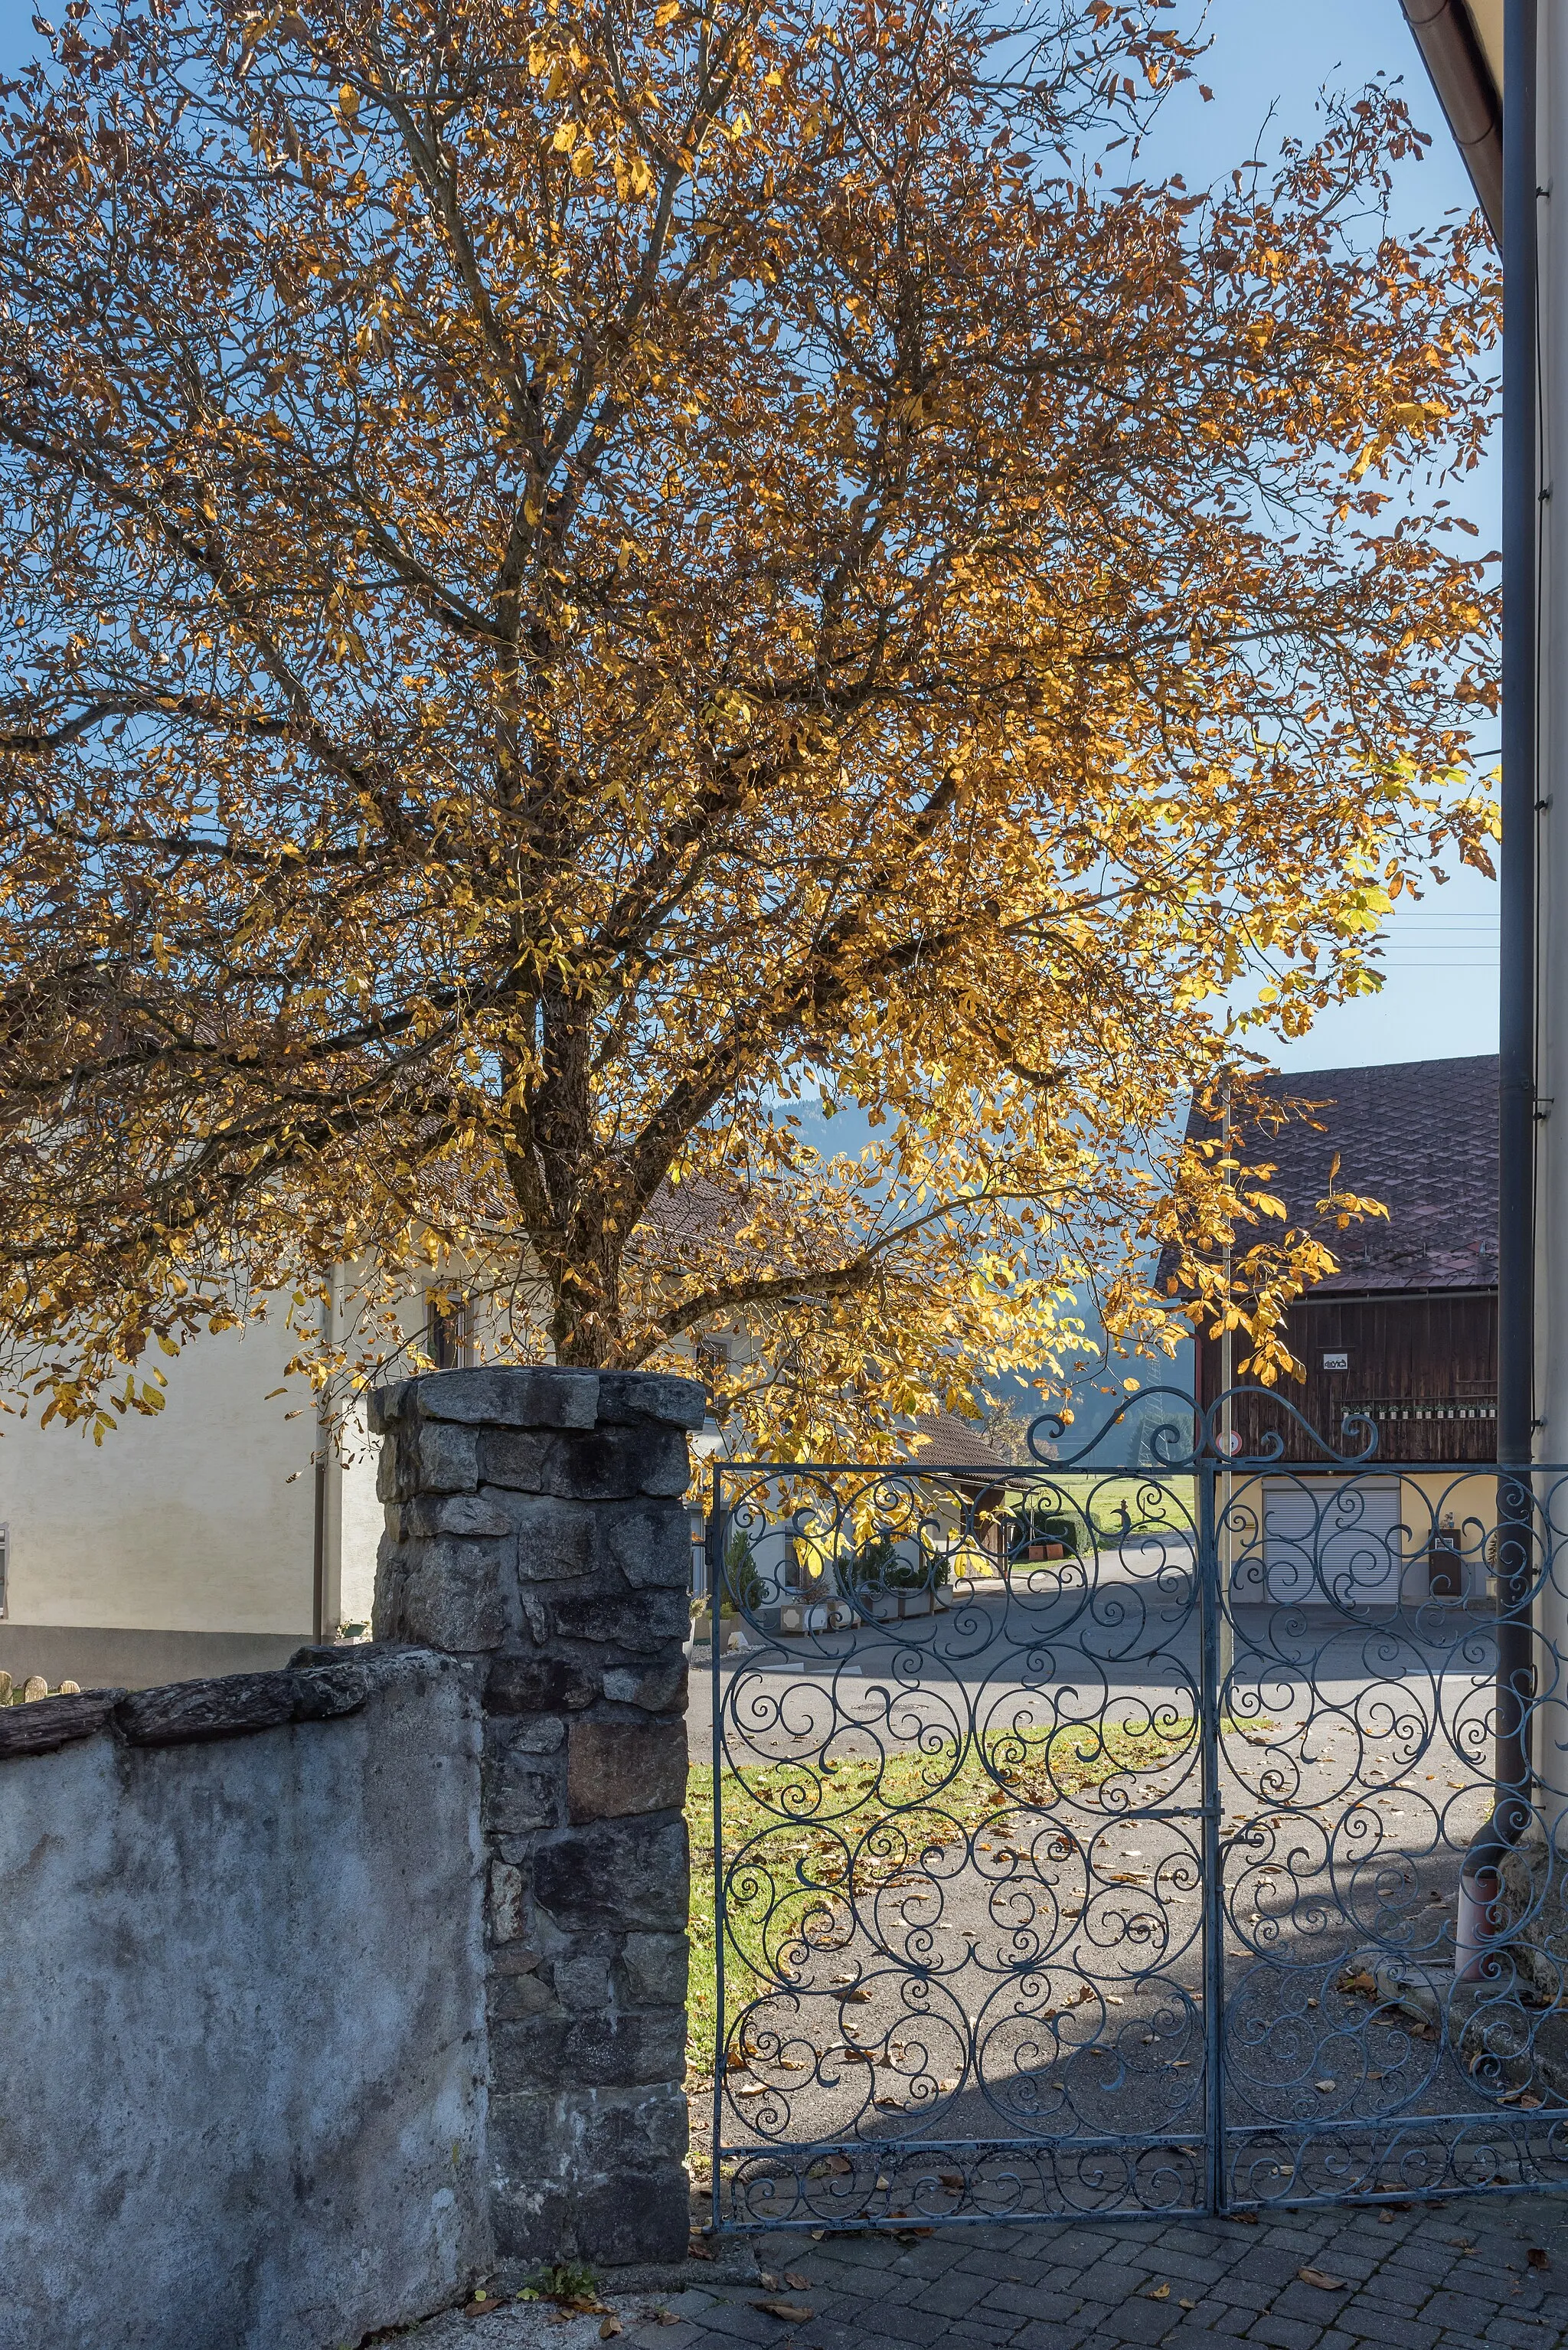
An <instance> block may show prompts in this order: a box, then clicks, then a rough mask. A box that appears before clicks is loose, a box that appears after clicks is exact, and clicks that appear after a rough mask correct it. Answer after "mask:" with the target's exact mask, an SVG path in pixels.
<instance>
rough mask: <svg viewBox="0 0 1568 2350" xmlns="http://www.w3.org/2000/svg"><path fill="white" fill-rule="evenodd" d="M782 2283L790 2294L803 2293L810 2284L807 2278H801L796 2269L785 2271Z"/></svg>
mask: <svg viewBox="0 0 1568 2350" xmlns="http://www.w3.org/2000/svg"><path fill="white" fill-rule="evenodd" d="M784 2282H785V2284H787V2285H788V2286H789V2288H790V2290H791V2292H792V2293H804V2292H805V2289H806V2287H807V2286H808V2285H809V2284H810V2282H811V2279H810V2278H809V2277H808V2276H802V2274H801V2272H800V2271H799V2270H798V2269H785V2271H784Z"/></svg>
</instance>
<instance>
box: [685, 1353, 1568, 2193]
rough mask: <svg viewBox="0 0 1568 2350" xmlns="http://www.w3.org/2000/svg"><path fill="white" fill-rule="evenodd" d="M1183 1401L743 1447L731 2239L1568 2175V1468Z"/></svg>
mask: <svg viewBox="0 0 1568 2350" xmlns="http://www.w3.org/2000/svg"><path fill="white" fill-rule="evenodd" d="M1154 1392H1156V1393H1158V1394H1160V1395H1162V1396H1163V1397H1164V1398H1165V1400H1166V1402H1167V1403H1168V1407H1169V1409H1168V1413H1162V1415H1161V1418H1160V1424H1159V1425H1158V1428H1157V1429H1156V1430H1155V1431H1154V1433H1153V1435H1152V1437H1149V1436H1147V1434H1146V1438H1145V1445H1144V1464H1143V1465H1141V1466H1139V1467H1137V1468H1136V1469H1126V1468H1109V1467H1106V1466H1104V1465H1099V1466H1096V1459H1098V1460H1099V1461H1101V1463H1102V1464H1103V1462H1104V1460H1105V1458H1106V1451H1107V1441H1108V1440H1110V1439H1111V1432H1112V1430H1114V1429H1115V1428H1116V1426H1117V1425H1118V1423H1125V1420H1126V1417H1127V1410H1128V1406H1127V1405H1124V1406H1123V1408H1122V1409H1121V1410H1120V1411H1119V1412H1118V1413H1117V1414H1116V1416H1115V1418H1114V1419H1113V1420H1112V1421H1111V1422H1110V1423H1108V1424H1107V1428H1106V1429H1105V1430H1100V1431H1098V1432H1097V1434H1096V1437H1095V1438H1094V1440H1092V1441H1091V1442H1089V1443H1087V1444H1085V1445H1083V1446H1081V1447H1080V1448H1079V1449H1077V1450H1075V1451H1074V1450H1072V1449H1071V1446H1070V1444H1069V1443H1066V1442H1064V1441H1063V1439H1064V1435H1065V1434H1066V1431H1064V1430H1063V1428H1062V1426H1061V1423H1060V1422H1057V1421H1054V1420H1044V1421H1041V1422H1038V1423H1037V1424H1036V1427H1035V1430H1033V1432H1032V1437H1031V1450H1032V1451H1033V1452H1037V1453H1038V1455H1039V1456H1040V1457H1039V1458H1038V1460H1037V1461H1034V1462H1032V1463H1031V1465H1029V1466H1027V1467H1024V1468H1021V1469H1017V1470H1009V1471H1007V1472H1006V1473H1005V1475H1004V1476H1002V1475H999V1476H997V1477H996V1478H995V1479H991V1478H988V1477H987V1475H986V1474H985V1473H984V1472H983V1471H975V1470H974V1469H972V1468H945V1467H943V1466H942V1465H941V1464H940V1463H936V1462H928V1461H925V1460H924V1459H920V1460H919V1461H914V1462H912V1463H909V1464H908V1465H904V1466H899V1467H897V1468H891V1469H889V1468H884V1467H873V1468H857V1467H855V1466H852V1465H850V1466H846V1465H834V1466H803V1465H800V1464H780V1463H742V1464H735V1463H718V1464H716V1465H715V1471H714V1483H713V1497H712V1509H711V1517H710V1524H709V1544H708V1555H709V1560H710V1569H711V1583H710V1588H711V1589H714V1588H717V1589H718V1590H719V1591H720V1592H721V1594H722V1595H724V1596H725V1605H726V1607H727V1608H728V1610H729V1611H730V1612H728V1613H721V1612H717V1611H716V1620H715V1626H714V1630H715V1638H714V1642H713V1667H712V1688H711V1703H712V1711H711V1729H712V1742H713V1743H712V1751H711V1758H710V1759H711V1767H712V1795H713V1849H712V1856H711V1867H712V1889H713V1897H714V1908H715V1920H716V1927H715V1937H714V1941H715V1950H716V1960H717V1981H716V1982H715V1983H714V1984H713V1985H712V1986H711V1991H712V1995H713V1997H714V2002H715V2009H714V2012H715V2014H716V2018H717V2022H716V2030H715V2047H714V2060H713V2143H712V2163H713V2197H714V2217H715V2220H716V2222H717V2224H718V2225H720V2226H721V2227H735V2226H748V2225H761V2224H766V2225H768V2226H775V2227H776V2226H788V2225H798V2226H802V2227H816V2228H821V2227H824V2226H838V2227H842V2226H845V2225H852V2226H853V2225H863V2224H889V2225H895V2226H896V2225H900V2224H902V2225H921V2226H928V2225H930V2224H933V2223H936V2222H940V2221H961V2220H997V2219H1003V2218H1005V2219H1011V2220H1018V2219H1024V2218H1028V2217H1031V2216H1041V2217H1045V2216H1053V2217H1059V2216H1061V2215H1063V2214H1073V2213H1082V2214H1084V2215H1085V2216H1088V2215H1104V2214H1106V2213H1112V2212H1133V2211H1148V2210H1160V2211H1168V2212H1182V2211H1195V2210H1211V2211H1212V2210H1231V2209H1238V2208H1245V2207H1248V2206H1257V2205H1260V2204H1276V2205H1277V2204H1300V2203H1312V2202H1324V2201H1329V2200H1341V2199H1377V2198H1379V2197H1399V2196H1407V2195H1409V2194H1412V2193H1417V2194H1420V2195H1423V2196H1425V2195H1430V2194H1433V2193H1438V2192H1442V2191H1445V2190H1452V2191H1456V2192H1457V2191H1465V2192H1473V2191H1475V2190H1476V2189H1480V2188H1487V2187H1495V2188H1499V2189H1506V2188H1510V2187H1522V2186H1535V2187H1539V2186H1540V2185H1541V2184H1542V2182H1545V2181H1552V2180H1557V2179H1564V2180H1568V1997H1564V1996H1563V1994H1564V1993H1568V1922H1565V1918H1564V1911H1563V1902H1562V1884H1563V1874H1562V1870H1561V1866H1560V1864H1559V1856H1558V1847H1559V1845H1560V1844H1561V1845H1562V1846H1563V1848H1564V1850H1568V1817H1563V1818H1561V1819H1560V1816H1559V1815H1560V1814H1568V1793H1565V1792H1563V1791H1564V1790H1568V1690H1565V1689H1564V1684H1563V1674H1562V1670H1561V1662H1562V1657H1563V1653H1565V1652H1568V1635H1565V1632H1564V1628H1563V1627H1564V1625H1565V1624H1568V1472H1563V1471H1545V1470H1532V1471H1526V1472H1522V1473H1516V1474H1513V1475H1510V1474H1509V1472H1506V1471H1499V1470H1497V1469H1496V1468H1495V1467H1494V1466H1490V1465H1487V1464H1464V1465H1455V1464H1452V1463H1449V1464H1446V1465H1445V1464H1438V1465H1434V1466H1422V1465H1420V1464H1412V1463H1408V1462H1400V1463H1399V1464H1397V1466H1388V1467H1383V1466H1380V1465H1379V1463H1378V1461H1377V1460H1376V1434H1375V1431H1374V1430H1372V1428H1371V1427H1370V1425H1368V1424H1366V1423H1362V1422H1355V1421H1347V1422H1346V1424H1345V1430H1344V1431H1343V1435H1342V1439H1341V1441H1342V1444H1343V1445H1344V1446H1345V1448H1346V1449H1345V1450H1342V1451H1336V1450H1335V1449H1334V1448H1333V1447H1331V1446H1330V1445H1328V1444H1327V1443H1325V1442H1324V1440H1322V1439H1320V1438H1319V1437H1317V1436H1316V1435H1315V1434H1314V1432H1313V1431H1311V1430H1307V1429H1306V1428H1305V1424H1304V1423H1303V1421H1301V1420H1300V1419H1299V1416H1298V1415H1296V1414H1295V1413H1294V1412H1293V1410H1292V1409H1291V1408H1290V1407H1289V1405H1288V1404H1285V1403H1283V1402H1282V1401H1281V1400H1280V1399H1277V1398H1274V1397H1270V1396H1265V1395H1263V1394H1262V1391H1253V1392H1252V1394H1251V1400H1250V1401H1249V1402H1248V1406H1247V1413H1246V1414H1243V1418H1246V1417H1247V1416H1248V1414H1250V1415H1251V1424H1252V1425H1253V1427H1254V1430H1255V1432H1254V1433H1253V1434H1252V1435H1251V1437H1250V1438H1249V1439H1248V1440H1247V1445H1248V1449H1247V1450H1246V1451H1244V1452H1241V1451H1237V1450H1236V1449H1235V1447H1236V1444H1237V1441H1238V1440H1237V1439H1235V1438H1234V1437H1232V1436H1231V1435H1230V1434H1229V1431H1230V1430H1231V1427H1232V1424H1233V1423H1232V1419H1231V1412H1232V1410H1233V1409H1235V1408H1236V1407H1235V1401H1234V1399H1229V1400H1227V1401H1226V1402H1225V1403H1224V1404H1222V1405H1216V1406H1211V1407H1210V1409H1209V1410H1208V1411H1207V1413H1205V1412H1202V1411H1199V1410H1197V1409H1196V1408H1195V1407H1194V1406H1193V1405H1192V1403H1191V1402H1190V1400H1189V1399H1185V1398H1180V1397H1178V1396H1176V1395H1175V1394H1173V1393H1172V1392H1170V1391H1168V1390H1156V1391H1154ZM1241 1392H1245V1391H1239V1393H1241ZM1138 1400H1142V1399H1129V1404H1130V1403H1131V1402H1132V1401H1138ZM1145 1408H1146V1409H1147V1404H1146V1405H1145ZM1271 1418H1272V1422H1273V1425H1272V1427H1268V1426H1267V1422H1268V1420H1269V1419H1271ZM1144 1424H1145V1428H1146V1430H1147V1420H1146V1421H1145V1423H1144ZM1265 1430H1266V1432H1264V1431H1265ZM1048 1454H1059V1455H1060V1457H1046V1456H1047V1455H1048ZM1500 1653H1501V1657H1502V1663H1503V1680H1504V1684H1505V1686H1504V1687H1503V1688H1502V1690H1501V1697H1502V1704H1501V1713H1500V1709H1499V1656H1500ZM1500 1724H1501V1736H1500V1735H1499V1731H1500ZM1530 1756H1533V1776H1530V1775H1529V1774H1528V1773H1527V1774H1526V1777H1525V1780H1524V1781H1523V1782H1522V1783H1521V1768H1520V1758H1521V1757H1524V1758H1528V1757H1530ZM1500 1763H1501V1768H1502V1771H1503V1784H1502V1791H1501V1797H1500V1798H1498V1797H1496V1795H1495V1791H1494V1770H1495V1769H1496V1768H1497V1767H1499V1764H1500ZM1489 1823H1490V1826H1489ZM1505 1847H1506V1848H1505ZM1461 1879H1463V1880H1464V1883H1463V1884H1461Z"/></svg>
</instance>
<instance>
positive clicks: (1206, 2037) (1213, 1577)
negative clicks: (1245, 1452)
mask: <svg viewBox="0 0 1568 2350" xmlns="http://www.w3.org/2000/svg"><path fill="white" fill-rule="evenodd" d="M1198 1425H1199V1438H1200V1440H1201V1432H1202V1429H1203V1422H1202V1420H1201V1419H1199V1423H1198ZM1215 1485H1216V1466H1215V1462H1214V1461H1213V1460H1212V1458H1211V1457H1210V1454H1209V1452H1208V1451H1207V1449H1205V1450H1204V1451H1202V1452H1200V1453H1199V1461H1198V1593H1199V1669H1198V1713H1199V1731H1198V1735H1199V1758H1200V1763H1201V1774H1202V1791H1203V2064H1204V2098H1203V2112H1204V2135H1205V2145H1204V2149H1203V2161H1204V2196H1203V2200H1204V2209H1205V2210H1207V2211H1208V2212H1209V2213H1210V2216H1211V2217H1218V2216H1219V2214H1220V2212H1221V2211H1223V2210H1224V2208H1225V2083H1224V2074H1223V2055H1222V2051H1223V2047H1224V2023H1225V2018H1224V2002H1225V1937H1224V1918H1225V1905H1224V1898H1223V1894H1224V1887H1223V1886H1222V1884H1221V1881H1220V1690H1221V1677H1220V1607H1221V1605H1222V1601H1221V1595H1220V1543H1219V1530H1218V1528H1217V1527H1216V1524H1215V1522H1214V1493H1215Z"/></svg>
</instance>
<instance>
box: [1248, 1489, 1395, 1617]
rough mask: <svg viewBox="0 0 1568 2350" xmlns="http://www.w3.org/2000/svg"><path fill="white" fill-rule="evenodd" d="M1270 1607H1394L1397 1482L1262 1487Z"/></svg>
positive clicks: (1265, 1557) (1265, 1564)
mask: <svg viewBox="0 0 1568 2350" xmlns="http://www.w3.org/2000/svg"><path fill="white" fill-rule="evenodd" d="M1263 1511H1264V1516H1263V1560H1264V1567H1265V1573H1266V1575H1267V1581H1268V1591H1269V1597H1270V1598H1271V1599H1272V1600H1284V1601H1287V1602H1294V1603H1295V1604H1296V1605H1297V1606H1299V1607H1397V1606H1398V1604H1399V1571H1400V1566H1401V1564H1402V1558H1403V1536H1402V1534H1401V1529H1400V1525H1399V1483H1398V1480H1397V1478H1391V1479H1389V1481H1388V1482H1386V1483H1383V1482H1378V1483H1373V1482H1370V1481H1368V1480H1365V1479H1362V1478H1355V1479H1349V1478H1344V1479H1341V1478H1315V1477H1314V1478H1311V1479H1308V1478H1303V1479H1301V1480H1300V1481H1297V1480H1294V1479H1289V1480H1287V1479H1285V1478H1272V1479H1271V1480H1270V1481H1269V1482H1268V1483H1267V1484H1266V1485H1265V1486H1264V1488H1263Z"/></svg>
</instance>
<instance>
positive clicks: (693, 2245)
mask: <svg viewBox="0 0 1568 2350" xmlns="http://www.w3.org/2000/svg"><path fill="white" fill-rule="evenodd" d="M686 2257H687V2259H688V2260H689V2261H716V2260H717V2259H718V2257H719V2255H718V2253H717V2252H716V2251H714V2250H713V2247H712V2245H711V2244H705V2243H704V2242H703V2241H702V2239H701V2236H693V2237H692V2239H691V2242H690V2243H689V2244H688V2245H687V2247H686Z"/></svg>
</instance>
